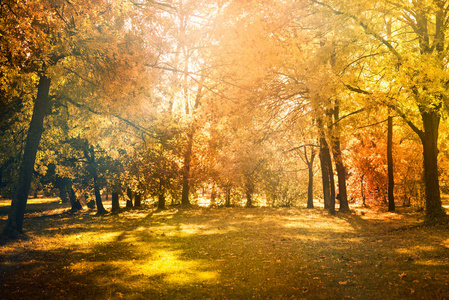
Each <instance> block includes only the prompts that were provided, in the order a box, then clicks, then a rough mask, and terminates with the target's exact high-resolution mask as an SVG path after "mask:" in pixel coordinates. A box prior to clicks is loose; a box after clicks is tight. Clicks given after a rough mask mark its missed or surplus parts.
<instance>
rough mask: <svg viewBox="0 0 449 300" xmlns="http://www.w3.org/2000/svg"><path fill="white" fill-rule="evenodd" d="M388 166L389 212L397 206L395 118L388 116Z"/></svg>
mask: <svg viewBox="0 0 449 300" xmlns="http://www.w3.org/2000/svg"><path fill="white" fill-rule="evenodd" d="M387 165H388V211H394V210H395V204H394V173H393V118H392V117H391V116H388V133H387Z"/></svg>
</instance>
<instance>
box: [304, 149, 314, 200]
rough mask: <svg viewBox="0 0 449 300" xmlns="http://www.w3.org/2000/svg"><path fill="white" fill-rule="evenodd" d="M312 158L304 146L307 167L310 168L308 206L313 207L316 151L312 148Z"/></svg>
mask: <svg viewBox="0 0 449 300" xmlns="http://www.w3.org/2000/svg"><path fill="white" fill-rule="evenodd" d="M311 151H312V152H311V154H310V160H309V159H308V158H307V151H306V147H304V155H305V157H306V162H307V168H308V169H309V184H308V189H307V208H313V161H314V159H315V151H314V149H313V148H312V150H311Z"/></svg>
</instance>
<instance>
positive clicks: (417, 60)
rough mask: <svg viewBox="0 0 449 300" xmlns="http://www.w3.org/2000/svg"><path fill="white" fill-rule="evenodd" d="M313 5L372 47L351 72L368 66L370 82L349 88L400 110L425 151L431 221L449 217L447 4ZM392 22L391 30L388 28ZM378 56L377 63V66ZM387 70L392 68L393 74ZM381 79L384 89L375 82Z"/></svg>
mask: <svg viewBox="0 0 449 300" xmlns="http://www.w3.org/2000/svg"><path fill="white" fill-rule="evenodd" d="M309 2H310V3H311V4H312V5H313V6H315V8H317V9H318V10H320V11H325V12H326V13H330V14H332V15H333V20H334V21H336V22H339V23H340V24H341V23H342V22H343V23H346V22H349V24H350V26H347V25H346V29H345V30H342V32H346V33H345V34H348V32H350V31H351V32H353V33H356V36H358V37H357V39H362V38H363V39H364V40H366V41H367V42H368V43H367V44H365V45H366V46H365V49H366V50H367V52H365V53H364V54H363V55H361V56H360V57H359V58H358V59H357V62H355V63H353V64H352V65H351V66H350V67H349V68H348V69H346V70H345V72H349V71H350V70H354V69H358V70H360V67H361V66H363V67H364V66H367V65H369V66H370V70H369V71H368V70H367V69H366V68H364V70H366V71H368V72H366V73H365V74H364V75H365V76H363V77H359V79H361V80H359V81H356V80H357V79H355V77H354V76H353V77H352V79H351V85H348V86H350V87H351V89H352V90H354V91H358V92H360V91H362V90H363V91H364V93H367V92H372V93H379V94H380V95H383V96H382V97H380V98H381V99H383V104H384V105H387V106H389V107H391V108H392V109H394V110H395V111H396V112H397V113H398V114H399V115H400V116H401V117H402V118H403V119H404V120H405V122H406V123H407V124H408V125H409V126H410V128H412V130H413V131H414V132H415V133H416V134H417V135H418V136H419V138H420V140H421V143H422V145H423V159H424V176H423V180H424V184H425V197H426V217H427V219H438V218H439V217H442V216H444V215H445V212H444V209H443V208H442V204H441V197H440V186H439V177H438V134H439V125H440V121H441V117H442V114H443V113H444V112H445V111H444V109H443V106H444V104H445V103H446V99H448V98H447V86H446V85H447V82H448V80H447V78H448V70H447V66H446V64H445V63H444V61H445V60H446V58H447V53H446V51H445V49H446V46H447V43H448V40H447V35H446V32H447V30H448V26H449V24H448V23H447V22H446V21H445V20H446V19H447V14H448V11H447V9H446V1H440V0H435V1H399V0H398V1H388V2H363V3H362V2H360V3H358V4H357V5H354V3H353V2H352V1H346V0H340V1H332V2H331V1H315V0H310V1H309ZM328 16H329V15H328ZM386 20H388V22H387V25H388V26H384V25H385V21H386ZM334 24H335V23H334ZM346 24H348V23H346ZM337 26H338V25H337ZM340 28H342V27H340ZM360 33H363V34H364V36H363V35H361V34H360ZM372 45H376V46H375V47H372ZM379 47H380V48H379ZM378 49H382V50H381V51H379V50H378ZM372 56H377V59H376V60H375V61H374V60H371V59H370V58H371V57H372ZM385 65H391V66H392V67H391V68H389V69H388V70H387V69H385V68H384V67H383V66H385ZM376 76H377V78H381V81H382V84H379V81H378V80H375V77H376ZM348 78H349V77H348ZM370 79H373V80H370ZM357 85H359V86H362V87H363V88H359V87H357ZM354 87H357V88H354Z"/></svg>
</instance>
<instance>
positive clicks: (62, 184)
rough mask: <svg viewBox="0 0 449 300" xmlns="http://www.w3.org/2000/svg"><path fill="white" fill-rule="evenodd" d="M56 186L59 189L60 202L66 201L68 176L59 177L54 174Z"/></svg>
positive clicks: (67, 197)
mask: <svg viewBox="0 0 449 300" xmlns="http://www.w3.org/2000/svg"><path fill="white" fill-rule="evenodd" d="M56 186H57V188H58V190H59V198H60V199H61V202H62V203H67V202H69V201H70V187H71V184H70V179H69V178H61V177H59V176H56Z"/></svg>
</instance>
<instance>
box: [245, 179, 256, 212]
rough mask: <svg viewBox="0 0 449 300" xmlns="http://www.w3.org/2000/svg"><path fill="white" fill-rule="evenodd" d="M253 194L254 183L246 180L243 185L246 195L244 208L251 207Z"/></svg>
mask: <svg viewBox="0 0 449 300" xmlns="http://www.w3.org/2000/svg"><path fill="white" fill-rule="evenodd" d="M253 193H254V183H253V182H252V180H251V179H247V181H246V184H245V194H246V207H252V206H253V198H252V196H253Z"/></svg>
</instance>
